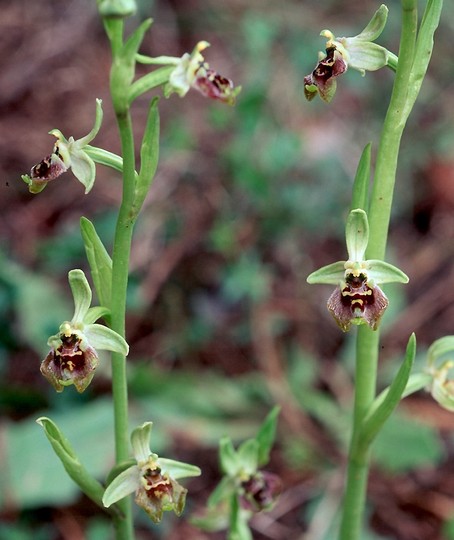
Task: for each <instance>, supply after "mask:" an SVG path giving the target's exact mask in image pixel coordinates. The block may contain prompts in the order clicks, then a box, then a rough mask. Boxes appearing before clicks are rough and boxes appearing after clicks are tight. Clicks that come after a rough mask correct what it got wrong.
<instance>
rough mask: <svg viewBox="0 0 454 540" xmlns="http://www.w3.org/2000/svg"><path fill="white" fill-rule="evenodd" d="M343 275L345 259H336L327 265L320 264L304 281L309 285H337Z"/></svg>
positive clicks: (342, 278)
mask: <svg viewBox="0 0 454 540" xmlns="http://www.w3.org/2000/svg"><path fill="white" fill-rule="evenodd" d="M344 277H345V261H337V262H334V263H331V264H328V265H327V266H322V267H321V268H319V269H318V270H315V272H312V274H309V276H307V279H306V281H307V282H308V283H310V284H311V285H313V284H315V283H318V284H320V285H339V283H340V282H341V281H343V280H344Z"/></svg>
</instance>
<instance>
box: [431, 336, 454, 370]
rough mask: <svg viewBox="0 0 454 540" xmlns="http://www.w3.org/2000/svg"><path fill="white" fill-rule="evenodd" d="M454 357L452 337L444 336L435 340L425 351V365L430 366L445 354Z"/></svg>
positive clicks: (453, 340) (453, 338)
mask: <svg viewBox="0 0 454 540" xmlns="http://www.w3.org/2000/svg"><path fill="white" fill-rule="evenodd" d="M448 353H451V354H453V355H454V336H444V337H442V338H440V339H437V340H435V341H434V342H433V343H432V345H431V346H430V347H429V349H428V351H427V363H428V365H429V366H432V365H434V364H435V363H436V361H437V360H438V359H439V358H440V357H442V356H444V355H445V354H448Z"/></svg>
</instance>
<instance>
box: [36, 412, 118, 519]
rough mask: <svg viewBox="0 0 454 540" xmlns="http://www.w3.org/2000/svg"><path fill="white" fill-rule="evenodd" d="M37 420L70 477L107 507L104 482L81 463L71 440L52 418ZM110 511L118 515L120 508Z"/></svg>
mask: <svg viewBox="0 0 454 540" xmlns="http://www.w3.org/2000/svg"><path fill="white" fill-rule="evenodd" d="M36 422H37V423H38V424H39V425H40V426H41V427H42V428H43V429H44V433H45V435H46V437H47V439H48V440H49V442H50V444H51V446H52V448H53V450H54V452H55V453H56V455H57V456H58V458H59V459H60V461H61V462H62V464H63V467H64V468H65V470H66V472H67V473H68V475H69V477H70V478H71V479H72V480H73V481H74V482H75V483H76V484H77V485H78V486H79V487H80V489H81V490H82V491H83V492H84V493H85V495H87V497H89V498H90V499H91V500H92V501H94V502H95V503H96V504H97V505H98V506H99V507H101V508H103V509H105V508H104V505H103V503H102V497H103V494H104V488H103V486H102V484H101V483H100V482H98V480H96V479H95V478H93V477H92V476H91V475H90V473H89V472H88V471H87V470H86V469H85V467H84V466H83V465H82V464H81V463H80V461H79V459H78V457H77V455H76V453H75V452H74V450H73V448H72V447H71V445H70V443H69V441H68V440H67V439H66V437H65V436H64V435H63V433H62V432H61V431H60V429H59V428H58V426H57V425H56V424H55V423H54V422H53V421H52V420H50V418H46V417H45V416H42V417H41V418H38V419H37V420H36ZM109 513H111V514H114V515H117V516H118V515H119V512H118V509H116V508H115V507H114V508H112V509H111V510H110V511H109Z"/></svg>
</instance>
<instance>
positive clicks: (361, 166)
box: [350, 143, 372, 212]
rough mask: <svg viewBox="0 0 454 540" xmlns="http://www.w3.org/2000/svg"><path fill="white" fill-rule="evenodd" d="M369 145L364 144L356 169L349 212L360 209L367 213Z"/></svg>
mask: <svg viewBox="0 0 454 540" xmlns="http://www.w3.org/2000/svg"><path fill="white" fill-rule="evenodd" d="M371 147H372V145H371V143H368V144H366V146H365V147H364V150H363V153H362V154H361V158H360V160H359V163H358V168H357V169H356V175H355V181H354V182H353V193H352V203H351V207H350V209H351V210H355V208H360V209H361V210H364V211H365V212H367V210H368V208H369V185H370V154H371Z"/></svg>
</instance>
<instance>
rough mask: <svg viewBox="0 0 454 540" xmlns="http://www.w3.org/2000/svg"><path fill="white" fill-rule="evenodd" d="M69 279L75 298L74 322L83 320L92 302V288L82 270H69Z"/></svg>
mask: <svg viewBox="0 0 454 540" xmlns="http://www.w3.org/2000/svg"><path fill="white" fill-rule="evenodd" d="M68 281H69V285H70V287H71V291H72V293H73V298H74V316H73V318H72V320H73V322H83V321H84V319H85V315H86V314H87V312H88V309H89V307H90V304H91V297H92V294H91V289H90V285H89V284H88V281H87V278H86V277H85V274H84V273H83V271H82V270H79V269H75V270H70V271H69V272H68Z"/></svg>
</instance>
